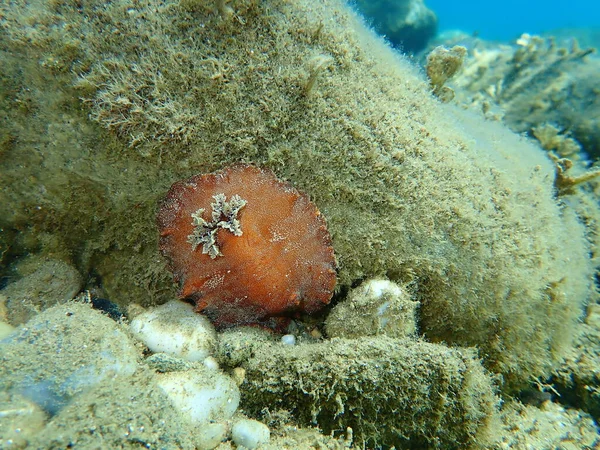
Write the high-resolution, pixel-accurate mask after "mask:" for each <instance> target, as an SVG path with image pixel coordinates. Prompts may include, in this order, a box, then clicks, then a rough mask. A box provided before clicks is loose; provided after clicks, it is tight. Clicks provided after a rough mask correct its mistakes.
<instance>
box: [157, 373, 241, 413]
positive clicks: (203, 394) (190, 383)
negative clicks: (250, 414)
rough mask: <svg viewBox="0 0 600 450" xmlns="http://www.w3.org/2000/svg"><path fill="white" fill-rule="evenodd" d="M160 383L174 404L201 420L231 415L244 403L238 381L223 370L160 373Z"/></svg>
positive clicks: (183, 411)
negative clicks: (241, 402)
mask: <svg viewBox="0 0 600 450" xmlns="http://www.w3.org/2000/svg"><path fill="white" fill-rule="evenodd" d="M158 385H159V386H160V388H161V389H162V390H163V391H164V392H165V394H167V397H169V399H170V400H171V402H172V403H173V406H175V407H176V408H177V409H178V410H180V411H181V412H182V413H184V414H187V415H188V417H189V418H190V419H191V420H192V421H194V422H199V423H201V424H206V423H209V422H222V421H226V420H229V419H231V417H232V416H233V414H234V413H235V411H236V409H237V407H238V405H239V404H240V391H239V389H238V387H237V385H236V384H235V383H234V381H233V380H232V379H231V378H230V377H228V376H227V375H225V374H223V373H220V372H213V371H206V372H204V373H203V371H197V370H196V371H193V372H170V373H165V374H160V375H158Z"/></svg>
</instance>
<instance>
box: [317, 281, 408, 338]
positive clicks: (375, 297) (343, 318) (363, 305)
mask: <svg viewBox="0 0 600 450" xmlns="http://www.w3.org/2000/svg"><path fill="white" fill-rule="evenodd" d="M418 306H419V303H418V302H415V301H413V300H412V298H411V294H410V292H409V290H408V289H407V287H406V286H398V285H397V284H396V283H392V282H391V281H389V280H369V281H366V282H364V283H363V284H361V285H360V286H359V287H357V288H355V289H353V290H352V291H351V292H350V293H349V294H348V297H347V298H346V299H345V300H344V301H343V302H341V303H340V304H338V305H336V306H335V307H334V308H333V309H332V310H331V312H330V313H329V315H328V316H327V319H326V320H325V331H326V332H327V335H328V336H329V337H342V338H355V337H361V336H375V335H378V334H385V335H386V336H389V337H396V338H403V337H414V336H415V335H416V333H417V307H418Z"/></svg>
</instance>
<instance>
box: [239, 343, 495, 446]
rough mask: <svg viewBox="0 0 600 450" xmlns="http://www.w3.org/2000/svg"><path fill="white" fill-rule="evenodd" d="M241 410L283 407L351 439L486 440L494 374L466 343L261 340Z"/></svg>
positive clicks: (400, 442) (407, 442) (387, 442)
mask: <svg viewBox="0 0 600 450" xmlns="http://www.w3.org/2000/svg"><path fill="white" fill-rule="evenodd" d="M242 366H243V367H244V368H245V369H246V378H245V382H244V384H243V385H242V386H241V389H240V390H241V394H242V403H241V407H242V408H243V409H244V411H246V412H248V413H251V414H255V415H258V414H259V413H260V412H261V410H263V408H264V407H265V405H268V408H269V409H271V410H277V409H280V408H282V409H286V410H289V411H292V414H293V415H294V417H295V418H296V420H298V421H299V423H300V424H304V425H318V426H319V428H320V429H322V430H323V432H324V434H329V433H330V432H333V431H336V430H337V431H341V430H346V428H347V427H350V428H352V430H353V432H354V438H355V440H354V443H355V445H359V446H360V445H366V446H368V447H374V446H375V447H376V446H377V445H384V446H392V445H395V446H396V447H397V448H446V449H451V448H466V447H467V446H473V447H477V446H480V445H481V446H482V445H484V444H486V443H489V442H490V439H491V436H490V433H491V431H492V430H493V426H494V424H495V422H496V419H497V415H496V414H497V411H496V407H497V398H496V396H495V395H494V388H493V386H492V382H491V379H490V378H489V376H488V374H487V373H486V371H485V370H484V369H483V368H482V367H481V365H480V363H479V361H478V360H477V359H476V358H475V357H474V353H473V352H472V351H471V350H456V349H450V348H448V347H446V346H443V345H437V344H427V343H424V342H415V341H412V340H407V339H392V338H387V337H377V338H372V337H365V338H361V339H334V340H331V341H328V342H324V343H320V344H300V345H297V346H294V347H293V348H291V349H290V347H288V346H284V345H277V344H272V345H263V346H262V347H261V348H260V349H257V350H256V352H255V354H254V356H253V357H251V358H250V359H249V360H247V362H245V363H244V364H243V365H242Z"/></svg>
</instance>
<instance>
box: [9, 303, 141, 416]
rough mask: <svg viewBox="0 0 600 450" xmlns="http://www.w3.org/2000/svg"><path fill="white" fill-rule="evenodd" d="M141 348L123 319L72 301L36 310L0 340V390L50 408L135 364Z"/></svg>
mask: <svg viewBox="0 0 600 450" xmlns="http://www.w3.org/2000/svg"><path fill="white" fill-rule="evenodd" d="M137 357H138V351H137V349H136V348H135V346H134V344H133V341H132V340H130V338H129V337H128V336H127V334H126V333H125V332H123V330H121V329H120V328H119V327H118V325H117V324H116V323H115V322H114V321H112V320H111V319H109V318H108V317H106V316H103V315H102V314H101V313H99V312H97V311H94V310H93V309H91V307H90V306H89V305H86V304H81V303H75V302H70V303H66V304H64V305H58V306H54V307H52V308H50V309H48V310H46V311H45V312H43V313H41V314H39V315H37V316H35V317H34V318H33V319H31V320H30V321H29V322H27V324H26V326H22V327H21V328H19V329H17V330H15V331H14V332H13V333H12V334H11V335H9V336H8V337H6V338H5V339H4V340H2V341H1V342H0V390H3V391H7V392H10V393H13V394H17V395H21V396H23V397H25V398H27V399H28V400H30V401H32V402H34V403H36V404H37V405H39V406H40V407H41V408H43V409H44V410H45V411H47V412H48V413H50V414H56V413H58V412H59V411H60V410H61V409H62V408H63V407H65V405H67V404H68V403H69V402H70V401H71V400H72V399H73V398H75V397H77V396H78V395H81V394H83V393H85V392H88V391H90V390H93V389H94V387H95V386H97V385H99V384H100V383H102V382H104V381H106V380H115V379H118V378H119V377H123V376H125V377H126V376H129V375H131V374H133V373H134V372H135V370H136V366H137V363H136V359H137Z"/></svg>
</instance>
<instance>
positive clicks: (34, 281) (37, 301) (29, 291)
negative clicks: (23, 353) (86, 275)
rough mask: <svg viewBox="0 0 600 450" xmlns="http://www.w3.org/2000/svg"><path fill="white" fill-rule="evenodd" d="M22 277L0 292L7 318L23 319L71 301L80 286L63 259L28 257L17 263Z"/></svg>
mask: <svg viewBox="0 0 600 450" xmlns="http://www.w3.org/2000/svg"><path fill="white" fill-rule="evenodd" d="M17 270H19V271H20V272H21V273H22V274H23V275H24V276H23V278H21V279H19V280H17V281H15V282H13V283H10V284H9V285H8V286H7V287H6V288H4V289H3V290H2V291H0V295H2V296H5V297H6V306H7V311H8V320H9V322H10V323H11V324H13V325H19V324H22V323H25V322H27V321H28V320H29V319H31V318H32V317H34V316H35V315H36V314H38V313H40V312H41V311H43V310H45V309H47V308H49V307H51V306H54V305H56V304H61V303H65V302H68V301H69V300H72V299H73V297H75V295H77V293H78V292H79V290H80V289H81V286H82V280H81V276H80V275H79V272H77V270H76V269H75V268H74V267H73V266H71V265H70V264H67V263H66V262H64V261H60V260H57V259H39V260H38V259H37V258H31V259H30V260H26V261H25V262H23V263H22V264H20V265H19V269H17Z"/></svg>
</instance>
